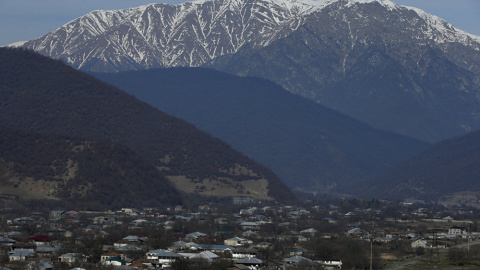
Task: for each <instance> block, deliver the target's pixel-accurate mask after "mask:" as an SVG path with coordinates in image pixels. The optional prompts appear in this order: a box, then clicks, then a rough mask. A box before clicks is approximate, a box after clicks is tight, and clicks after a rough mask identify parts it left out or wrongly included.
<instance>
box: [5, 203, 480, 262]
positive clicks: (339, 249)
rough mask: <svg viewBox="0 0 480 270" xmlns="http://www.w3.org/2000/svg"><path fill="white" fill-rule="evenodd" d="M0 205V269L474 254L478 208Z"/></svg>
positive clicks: (457, 259) (464, 258) (429, 257)
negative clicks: (54, 207)
mask: <svg viewBox="0 0 480 270" xmlns="http://www.w3.org/2000/svg"><path fill="white" fill-rule="evenodd" d="M0 211H1V212H0V214H1V220H0V250H1V252H0V269H2V270H4V269H76V270H80V269H342V268H343V269H389V268H388V266H389V265H395V264H397V263H398V264H400V262H402V261H405V260H409V259H411V258H415V259H416V260H425V261H429V260H435V259H437V260H438V259H439V254H440V252H443V253H444V254H446V255H445V256H446V257H447V258H448V259H449V260H450V263H452V264H456V265H459V264H462V263H466V262H467V261H468V260H470V261H471V260H475V259H476V258H478V256H479V253H480V250H478V249H476V247H475V245H474V243H476V239H478V238H479V237H480V233H479V232H478V231H479V228H478V224H477V221H476V219H475V218H476V217H478V210H477V209H475V208H471V207H467V206H465V205H464V206H463V207H459V206H455V207H453V206H445V205H438V204H425V203H419V202H390V201H379V200H370V201H367V200H357V199H332V200H326V201H321V202H320V201H305V202H304V203H302V204H301V206H299V205H297V206H295V205H279V204H275V203H271V202H265V201H264V202H258V201H254V200H252V199H251V198H248V197H235V198H233V199H231V200H230V199H229V200H225V201H221V202H208V203H204V204H202V205H200V206H198V207H194V208H190V209H189V208H187V207H184V206H175V207H167V208H164V209H156V208H147V209H141V210H140V209H133V208H123V209H117V210H114V209H112V210H108V211H101V212H100V211H99V212H94V211H76V210H74V209H73V210H72V209H61V210H48V211H36V212H28V211H27V210H26V209H18V208H9V207H4V208H2V209H0ZM460 246H462V247H463V248H459V247H460ZM474 257H475V258H474Z"/></svg>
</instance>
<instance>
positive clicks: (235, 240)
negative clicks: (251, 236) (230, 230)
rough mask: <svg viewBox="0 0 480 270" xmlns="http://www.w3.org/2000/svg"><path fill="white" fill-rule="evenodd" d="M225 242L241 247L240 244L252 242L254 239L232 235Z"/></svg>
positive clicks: (228, 244)
mask: <svg viewBox="0 0 480 270" xmlns="http://www.w3.org/2000/svg"><path fill="white" fill-rule="evenodd" d="M223 243H224V244H225V245H227V246H232V247H239V246H244V245H246V244H251V243H252V241H250V240H247V239H244V238H240V237H232V238H229V239H225V240H224V241H223Z"/></svg>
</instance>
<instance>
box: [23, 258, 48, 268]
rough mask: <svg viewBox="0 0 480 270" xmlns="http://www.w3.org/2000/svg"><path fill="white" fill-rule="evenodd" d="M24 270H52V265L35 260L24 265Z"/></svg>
mask: <svg viewBox="0 0 480 270" xmlns="http://www.w3.org/2000/svg"><path fill="white" fill-rule="evenodd" d="M25 270H53V265H51V264H49V263H47V262H46V261H44V260H35V261H30V262H29V263H28V264H27V265H25Z"/></svg>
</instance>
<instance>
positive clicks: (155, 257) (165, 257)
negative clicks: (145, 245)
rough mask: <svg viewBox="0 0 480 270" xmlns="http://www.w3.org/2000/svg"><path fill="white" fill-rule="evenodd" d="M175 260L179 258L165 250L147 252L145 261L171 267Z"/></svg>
mask: <svg viewBox="0 0 480 270" xmlns="http://www.w3.org/2000/svg"><path fill="white" fill-rule="evenodd" d="M177 258H181V256H180V255H178V254H177V253H173V252H171V251H168V250H165V249H156V250H151V251H149V252H147V259H148V260H152V261H154V262H158V263H160V264H161V265H162V266H163V265H167V266H168V265H171V264H172V263H173V262H174V261H175V260H176V259H177Z"/></svg>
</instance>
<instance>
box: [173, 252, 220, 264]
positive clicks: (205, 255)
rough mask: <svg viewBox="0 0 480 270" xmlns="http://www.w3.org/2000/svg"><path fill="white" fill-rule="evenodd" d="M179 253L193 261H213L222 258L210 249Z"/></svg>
mask: <svg viewBox="0 0 480 270" xmlns="http://www.w3.org/2000/svg"><path fill="white" fill-rule="evenodd" d="M179 255H181V256H183V257H185V258H188V259H189V260H191V261H195V260H198V261H206V262H208V263H212V262H213V261H214V260H216V259H218V258H220V257H219V256H218V255H217V254H215V253H213V252H210V251H208V250H206V251H202V252H200V253H179Z"/></svg>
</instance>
